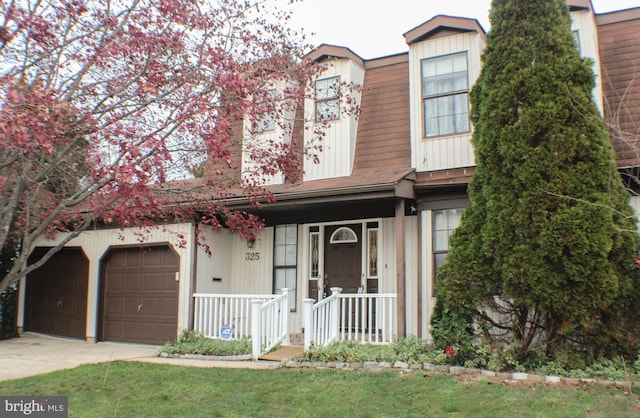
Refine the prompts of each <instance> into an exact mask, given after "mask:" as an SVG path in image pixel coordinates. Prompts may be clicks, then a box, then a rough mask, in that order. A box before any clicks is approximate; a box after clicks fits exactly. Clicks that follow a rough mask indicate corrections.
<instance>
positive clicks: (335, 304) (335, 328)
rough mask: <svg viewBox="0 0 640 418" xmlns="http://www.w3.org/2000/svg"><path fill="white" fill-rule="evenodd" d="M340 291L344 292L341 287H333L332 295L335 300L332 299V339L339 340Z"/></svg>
mask: <svg viewBox="0 0 640 418" xmlns="http://www.w3.org/2000/svg"><path fill="white" fill-rule="evenodd" d="M340 292H342V288H341V287H332V288H331V296H334V300H333V301H331V341H337V340H338V334H339V333H340V316H339V315H338V311H339V310H340V302H339V299H338V295H339V294H340Z"/></svg>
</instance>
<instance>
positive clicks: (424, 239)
mask: <svg viewBox="0 0 640 418" xmlns="http://www.w3.org/2000/svg"><path fill="white" fill-rule="evenodd" d="M419 216H420V223H421V226H422V236H421V237H420V240H421V252H420V257H421V259H422V271H421V272H420V280H422V295H421V296H422V312H421V313H420V314H421V315H422V329H421V333H422V334H421V335H422V336H423V337H424V338H427V339H430V338H431V334H430V323H431V314H432V313H433V306H434V304H435V301H436V300H435V298H434V297H432V295H433V257H432V253H433V234H432V228H433V226H432V225H433V220H432V211H430V210H425V211H422V212H421V213H420V215H419Z"/></svg>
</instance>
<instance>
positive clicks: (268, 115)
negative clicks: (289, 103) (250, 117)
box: [252, 89, 276, 133]
mask: <svg viewBox="0 0 640 418" xmlns="http://www.w3.org/2000/svg"><path fill="white" fill-rule="evenodd" d="M275 98H276V90H275V89H270V90H267V91H265V97H264V99H261V100H260V102H259V103H260V104H263V103H264V104H265V106H266V107H267V109H266V110H265V112H264V114H263V115H261V117H260V118H259V119H258V120H256V121H255V122H254V124H253V129H252V131H253V132H254V133H262V132H268V131H273V130H275V129H276V118H275V110H274V109H273V106H274V103H273V102H274V101H275ZM265 101H266V102H268V103H265Z"/></svg>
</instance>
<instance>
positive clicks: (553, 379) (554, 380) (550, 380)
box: [544, 376, 562, 385]
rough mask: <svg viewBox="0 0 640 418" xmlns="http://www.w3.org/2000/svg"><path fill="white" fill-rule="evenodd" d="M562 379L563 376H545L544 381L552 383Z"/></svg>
mask: <svg viewBox="0 0 640 418" xmlns="http://www.w3.org/2000/svg"><path fill="white" fill-rule="evenodd" d="M561 381H562V378H561V377H560V376H545V377H544V383H549V384H552V385H555V384H558V383H560V382H561Z"/></svg>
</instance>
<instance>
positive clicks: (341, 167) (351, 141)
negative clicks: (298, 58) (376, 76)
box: [304, 59, 364, 181]
mask: <svg viewBox="0 0 640 418" xmlns="http://www.w3.org/2000/svg"><path fill="white" fill-rule="evenodd" d="M335 76H339V77H340V82H341V83H347V84H348V83H355V84H357V85H362V83H363V81H364V69H363V68H362V67H360V66H359V65H357V64H355V63H354V62H353V61H350V60H348V59H339V60H334V61H330V62H329V63H327V69H326V70H325V71H323V72H322V74H321V75H320V76H318V77H317V79H318V80H321V79H325V78H329V77H335ZM313 92H314V89H313V86H311V88H310V97H312V96H313V94H314V93H313ZM343 94H346V92H343ZM352 95H353V96H354V97H355V98H356V99H357V101H358V103H359V102H360V93H353V94H352ZM343 109H344V103H341V113H342V110H343ZM305 121H306V122H305V124H306V128H307V129H305V133H304V138H305V144H307V145H310V144H311V145H318V146H321V147H322V152H321V153H320V154H319V160H320V162H319V163H318V164H315V163H314V162H313V160H312V159H309V158H305V160H304V181H311V180H320V179H326V178H333V177H342V176H349V175H351V170H352V168H353V162H354V157H355V147H356V134H357V131H358V121H357V119H356V117H355V116H353V115H352V116H345V115H342V114H341V116H340V119H338V120H336V121H331V122H329V123H328V127H327V128H326V129H325V131H324V133H325V135H324V136H323V137H322V138H321V139H320V140H318V138H314V136H313V132H314V127H318V126H319V125H318V124H316V123H315V122H314V121H315V101H314V100H312V99H307V100H305Z"/></svg>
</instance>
